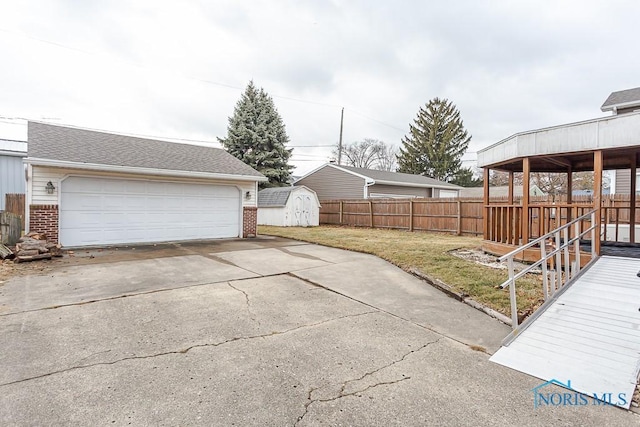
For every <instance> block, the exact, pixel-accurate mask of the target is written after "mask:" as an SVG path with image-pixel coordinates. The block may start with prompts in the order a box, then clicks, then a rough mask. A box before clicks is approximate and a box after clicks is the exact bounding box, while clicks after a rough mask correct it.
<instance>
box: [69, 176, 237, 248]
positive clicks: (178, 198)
mask: <svg viewBox="0 0 640 427" xmlns="http://www.w3.org/2000/svg"><path fill="white" fill-rule="evenodd" d="M60 187H61V200H60V242H61V243H62V244H63V245H65V246H89V245H103V244H114V243H142V242H161V241H171V240H191V239H211V238H223V237H238V235H239V233H240V191H239V190H238V188H236V187H233V186H224V185H204V184H185V183H175V182H163V181H139V180H125V179H108V178H85V177H69V178H67V179H65V180H64V181H63V182H62V184H61V186H60Z"/></svg>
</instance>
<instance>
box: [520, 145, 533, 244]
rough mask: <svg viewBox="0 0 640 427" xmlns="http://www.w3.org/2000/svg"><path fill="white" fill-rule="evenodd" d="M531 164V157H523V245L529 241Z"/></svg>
mask: <svg viewBox="0 0 640 427" xmlns="http://www.w3.org/2000/svg"><path fill="white" fill-rule="evenodd" d="M530 172H531V164H530V163H529V158H528V157H525V158H524V159H522V243H521V244H522V245H526V244H527V243H529V192H530V191H531V190H530V185H529V182H530V181H529V178H530V175H531V174H530Z"/></svg>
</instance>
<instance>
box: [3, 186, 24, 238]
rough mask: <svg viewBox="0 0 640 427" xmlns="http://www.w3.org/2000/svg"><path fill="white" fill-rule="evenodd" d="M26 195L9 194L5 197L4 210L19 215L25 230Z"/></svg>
mask: <svg viewBox="0 0 640 427" xmlns="http://www.w3.org/2000/svg"><path fill="white" fill-rule="evenodd" d="M24 203H25V202H24V194H18V193H7V194H5V196H4V210H5V212H11V213H12V214H15V215H18V216H19V217H20V221H21V224H22V229H23V230H24Z"/></svg>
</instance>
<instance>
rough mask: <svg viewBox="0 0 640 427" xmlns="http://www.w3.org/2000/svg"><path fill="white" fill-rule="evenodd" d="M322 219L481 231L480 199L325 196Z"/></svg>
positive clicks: (363, 224) (365, 224)
mask: <svg viewBox="0 0 640 427" xmlns="http://www.w3.org/2000/svg"><path fill="white" fill-rule="evenodd" d="M321 205H322V207H321V208H320V223H321V224H335V225H351V226H356V227H373V228H394V229H401V230H409V231H414V230H416V231H443V232H449V233H456V234H473V235H479V234H482V210H483V201H482V200H481V199H468V200H467V199H408V200H407V199H369V200H323V201H322V202H321Z"/></svg>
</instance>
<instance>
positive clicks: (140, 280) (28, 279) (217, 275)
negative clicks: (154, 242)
mask: <svg viewBox="0 0 640 427" xmlns="http://www.w3.org/2000/svg"><path fill="white" fill-rule="evenodd" d="M249 277H256V274H255V273H251V272H249V271H246V270H243V269H241V268H238V267H235V266H232V265H228V264H225V263H222V262H218V261H214V260H211V259H207V258H205V257H203V256H200V255H188V256H176V257H170V258H155V259H146V260H136V261H121V262H115V263H100V264H97V265H80V266H70V267H66V268H63V269H61V270H58V271H55V273H54V274H47V275H33V276H25V277H17V278H14V279H11V280H10V281H9V282H8V283H6V284H5V285H4V286H2V287H1V288H0V315H5V314H9V313H17V312H21V311H26V310H38V309H43V308H48V307H55V306H59V305H68V304H78V303H84V302H87V301H95V300H101V299H107V298H114V297H118V296H121V295H128V294H136V293H144V292H151V291H157V290H161V289H171V288H176V287H184V286H189V285H194V284H204V283H215V282H221V281H225V280H234V279H243V278H249Z"/></svg>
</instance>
